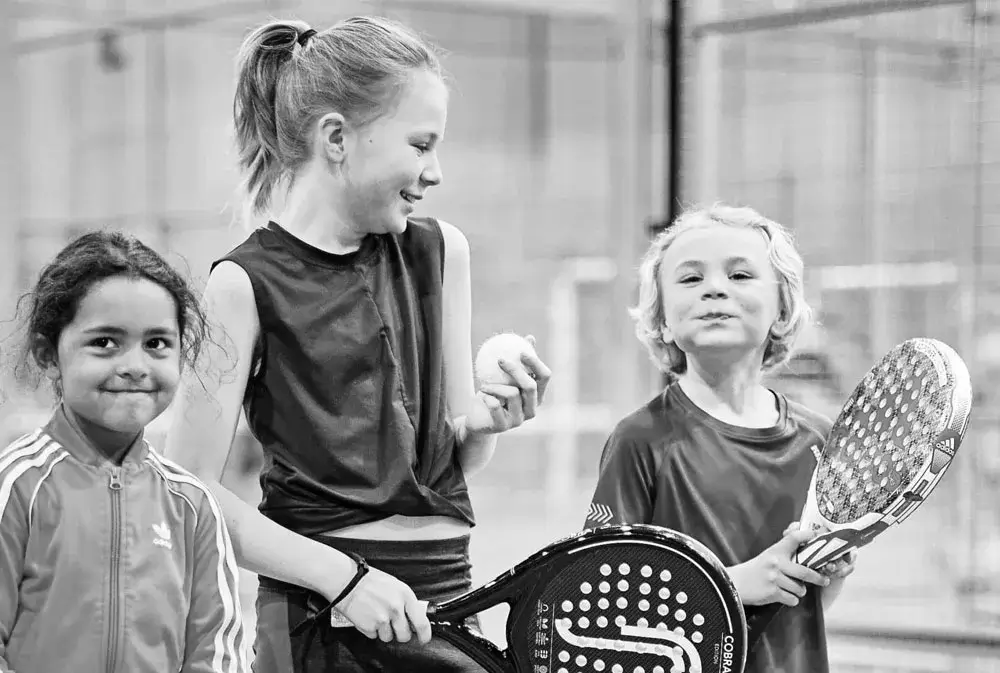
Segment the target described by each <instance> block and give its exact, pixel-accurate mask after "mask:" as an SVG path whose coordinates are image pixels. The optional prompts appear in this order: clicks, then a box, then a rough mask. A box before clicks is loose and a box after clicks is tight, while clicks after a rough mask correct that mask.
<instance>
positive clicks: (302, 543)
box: [166, 262, 355, 599]
mask: <svg viewBox="0 0 1000 673" xmlns="http://www.w3.org/2000/svg"><path fill="white" fill-rule="evenodd" d="M205 304H206V306H205V308H206V312H207V315H208V319H209V328H210V332H209V335H210V338H209V339H207V340H206V342H205V344H204V347H203V350H202V361H201V362H200V363H199V366H198V375H197V377H195V376H192V375H191V373H190V372H189V375H188V376H187V377H185V381H184V382H183V383H182V386H181V389H180V391H179V392H178V394H177V398H176V400H175V402H174V404H175V409H174V418H173V425H172V427H171V429H170V433H169V435H168V437H167V442H166V453H167V455H168V456H169V457H170V458H171V459H172V460H175V461H176V462H178V463H180V464H181V465H182V466H183V467H184V468H186V469H187V470H189V471H191V472H193V473H194V475H195V476H196V477H198V478H199V479H200V480H201V481H203V482H204V483H205V484H207V485H208V487H209V489H210V490H211V491H212V493H213V495H215V497H216V499H217V500H218V501H219V504H220V506H221V509H222V515H223V518H224V519H225V522H226V525H227V527H228V529H229V533H230V535H231V536H232V543H233V547H234V550H235V553H236V558H237V560H238V561H239V564H240V566H242V567H244V568H246V569H248V570H250V571H252V572H255V573H258V574H262V575H266V576H268V577H273V578H275V579H278V580H281V581H284V582H288V583H290V584H295V585H298V586H301V587H305V588H308V589H311V590H313V591H316V592H318V593H320V594H322V595H323V596H326V597H327V598H328V599H332V598H333V597H335V596H336V595H337V594H338V593H340V590H341V589H342V588H343V587H344V586H346V584H347V583H348V581H349V580H350V579H351V577H352V576H353V574H354V571H355V568H354V562H353V561H352V560H351V559H349V558H348V557H347V556H345V555H344V554H341V553H340V552H338V551H336V550H334V549H332V548H330V547H328V546H326V545H324V544H321V543H319V542H314V541H312V540H310V539H308V538H305V537H303V536H301V535H298V534H296V533H293V532H292V531H290V530H288V529H286V528H284V527H282V526H279V525H278V524H276V523H274V522H273V521H271V520H270V519H268V518H267V517H265V516H264V515H263V514H261V513H260V512H259V511H257V509H256V508H255V507H254V506H252V505H250V504H249V503H246V502H244V501H243V500H242V499H240V498H239V497H238V496H237V495H235V494H234V493H232V492H231V491H229V490H228V489H226V488H225V487H223V486H222V484H221V483H220V480H221V478H222V472H223V469H224V467H225V465H226V460H227V459H228V457H229V452H230V449H231V446H232V441H233V435H234V433H235V431H236V424H237V421H238V420H239V415H240V412H241V406H242V401H243V394H244V391H245V390H246V386H247V381H248V379H249V376H250V367H251V363H252V357H253V349H254V344H255V343H256V342H257V338H258V334H259V329H260V327H259V322H258V317H257V306H256V304H255V302H254V293H253V287H252V285H251V284H250V278H249V277H248V276H247V274H246V272H245V271H244V270H243V269H242V268H240V267H239V266H237V265H236V264H234V263H230V262H223V263H222V264H219V265H218V266H217V267H216V268H215V269H214V271H213V272H212V275H211V276H210V277H209V281H208V286H207V287H206V289H205Z"/></svg>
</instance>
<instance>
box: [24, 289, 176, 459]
mask: <svg viewBox="0 0 1000 673" xmlns="http://www.w3.org/2000/svg"><path fill="white" fill-rule="evenodd" d="M39 360H40V361H41V362H44V363H45V364H44V369H45V375H46V376H47V377H48V378H50V379H51V380H53V381H55V382H57V383H58V385H59V387H60V389H61V392H62V400H63V406H64V407H65V408H66V410H67V413H69V414H70V415H71V417H72V419H73V420H74V421H76V423H77V425H78V426H79V427H80V429H81V430H82V431H83V433H84V434H85V435H87V436H88V438H89V439H90V440H91V441H92V442H93V443H94V444H95V446H97V447H98V448H99V449H101V450H102V451H104V452H105V453H107V454H108V455H114V454H115V453H116V452H118V451H120V450H122V449H124V448H126V447H127V446H129V445H130V444H131V443H132V442H133V441H134V440H135V438H136V437H137V436H138V434H139V432H140V431H142V429H143V428H145V427H146V425H147V424H148V423H149V422H150V421H152V420H153V419H155V418H156V417H157V416H159V415H160V414H161V413H163V411H164V410H165V409H166V408H167V407H168V406H169V405H170V401H171V400H172V399H173V396H174V392H175V391H176V389H177V385H178V381H179V379H180V337H179V330H178V323H177V303H176V302H175V300H174V298H173V296H172V295H171V294H170V293H169V292H168V291H167V290H166V289H164V288H163V287H161V286H160V285H158V284H156V283H154V282H152V281H149V280H146V279H144V278H128V277H124V276H115V277H111V278H107V279H104V280H101V281H99V282H97V283H95V284H94V285H93V286H92V287H91V288H90V290H89V291H88V292H87V293H86V294H85V295H84V296H83V298H82V299H81V300H80V302H79V306H78V307H77V310H76V314H75V315H74V317H73V320H72V321H71V322H70V323H69V324H67V325H66V327H65V328H64V329H63V330H62V332H61V333H60V335H59V340H58V344H57V345H56V350H55V357H54V358H53V357H51V351H49V352H47V353H42V354H40V355H39Z"/></svg>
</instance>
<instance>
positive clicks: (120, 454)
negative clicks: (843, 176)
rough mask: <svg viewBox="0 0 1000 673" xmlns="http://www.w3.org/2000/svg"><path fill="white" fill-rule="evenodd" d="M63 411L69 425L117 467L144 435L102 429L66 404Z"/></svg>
mask: <svg viewBox="0 0 1000 673" xmlns="http://www.w3.org/2000/svg"><path fill="white" fill-rule="evenodd" d="M63 411H64V412H65V414H66V420H67V421H69V424H70V425H72V426H73V428H74V429H75V430H76V431H77V433H79V435H80V436H81V437H83V438H84V439H85V440H87V441H88V442H89V443H90V445H91V446H92V447H93V448H94V450H95V451H97V452H98V453H100V454H101V455H102V456H104V457H105V458H107V459H108V460H109V461H111V462H112V463H114V464H115V465H121V464H122V461H124V460H125V456H126V455H128V452H129V449H131V448H132V445H133V444H135V441H136V440H137V439H138V438H139V435H140V434H142V433H141V432H138V433H123V432H116V431H114V430H109V429H108V428H105V427H101V426H99V425H97V424H96V423H92V422H91V421H88V420H87V419H86V418H84V417H83V416H80V415H78V414H76V413H75V412H74V411H73V410H72V409H70V408H69V407H68V406H66V405H65V404H63Z"/></svg>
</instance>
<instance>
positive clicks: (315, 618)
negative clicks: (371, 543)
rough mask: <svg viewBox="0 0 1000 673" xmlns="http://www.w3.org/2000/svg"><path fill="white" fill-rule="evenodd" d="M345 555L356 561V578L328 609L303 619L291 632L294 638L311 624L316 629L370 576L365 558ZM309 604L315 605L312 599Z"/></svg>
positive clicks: (325, 608)
mask: <svg viewBox="0 0 1000 673" xmlns="http://www.w3.org/2000/svg"><path fill="white" fill-rule="evenodd" d="M344 554H346V555H347V556H350V557H351V558H352V559H354V562H355V563H356V564H357V566H358V569H357V570H356V571H355V572H354V577H352V578H351V581H350V582H348V583H347V586H345V587H344V590H343V591H341V592H340V593H339V594H338V595H337V597H336V598H334V599H333V600H332V601H330V602H329V603H327V604H326V607H324V608H321V609H316V611H315V613H312V614H310V615H309V616H308V617H306V618H305V619H303V620H302V621H301V622H300V623H299V624H298V625H296V626H295V627H294V628H293V629H292V630H291V635H293V636H296V635H298V634H299V633H300V632H301V631H302V630H303V629H304V628H305V627H306V626H308V625H310V624H312V625H313V628H315V627H316V625H317V624H319V620H320V619H322V618H325V617H326V615H328V614H329V613H330V611H331V610H333V608H334V606H336V605H337V603H339V602H340V601H342V600H344V599H345V598H347V594H349V593H351V591H353V590H354V587H356V586H358V582H360V581H361V579H362V578H363V577H364V576H365V575H367V574H368V570H369V568H368V563H367V562H366V561H365V560H364V559H363V558H361V557H360V556H358V555H357V554H352V553H351V552H344ZM313 595H314V596H318V594H313ZM309 603H310V604H312V603H313V599H312V598H310V599H309ZM314 609H315V608H314Z"/></svg>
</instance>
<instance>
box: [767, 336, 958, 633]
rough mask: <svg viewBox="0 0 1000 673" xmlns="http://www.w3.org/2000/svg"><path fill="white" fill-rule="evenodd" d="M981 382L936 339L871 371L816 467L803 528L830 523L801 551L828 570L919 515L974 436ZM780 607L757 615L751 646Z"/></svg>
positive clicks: (919, 342) (806, 560) (892, 355)
mask: <svg viewBox="0 0 1000 673" xmlns="http://www.w3.org/2000/svg"><path fill="white" fill-rule="evenodd" d="M971 410H972V383H971V381H970V378H969V371H968V368H967V367H966V366H965V363H964V362H963V361H962V358H961V357H959V355H958V354H957V353H956V352H955V351H954V350H953V349H952V348H950V347H949V346H948V345H946V344H944V343H942V342H940V341H936V340H934V339H926V338H919V339H910V340H908V341H904V342H903V343H901V344H899V345H897V346H896V347H894V348H893V349H892V350H890V351H889V352H888V353H886V354H885V355H884V356H883V357H882V359H881V360H880V361H879V362H878V363H877V364H876V365H875V366H874V367H872V368H871V370H870V371H869V372H868V374H866V375H865V377H864V379H862V380H861V382H860V383H859V384H858V385H857V387H856V388H855V389H854V392H852V393H851V396H850V397H849V398H848V399H847V402H846V403H845V404H844V407H843V409H842V410H841V412H840V415H839V416H838V417H837V420H836V421H835V422H834V424H833V427H832V429H831V431H830V434H829V435H828V437H827V441H826V444H825V446H824V449H823V452H822V455H821V456H820V460H819V464H818V465H817V467H816V470H815V472H814V473H813V479H812V483H811V485H810V487H809V491H808V493H807V495H806V506H805V509H804V511H803V513H802V519H801V521H802V526H803V527H806V526H810V527H814V528H818V527H822V528H824V529H826V530H827V531H829V532H824V533H821V534H820V535H818V536H817V537H816V538H814V539H813V540H812V541H810V542H809V543H807V544H805V545H803V546H802V547H801V548H800V549H799V550H798V552H797V554H796V557H795V560H796V561H797V562H798V563H801V564H803V565H806V566H809V567H811V568H813V569H819V568H821V567H822V566H824V565H826V564H827V563H830V562H831V561H836V560H837V559H839V558H841V557H843V556H844V555H846V554H847V553H848V552H850V551H852V550H854V549H859V548H861V547H863V546H865V545H867V544H868V543H870V542H871V541H872V540H874V539H875V538H876V537H878V536H879V535H880V534H881V533H882V532H884V531H885V530H886V529H888V528H889V527H890V526H892V525H894V524H898V523H901V522H902V521H903V520H905V519H906V518H907V517H908V516H910V514H912V513H913V512H914V511H915V510H916V509H917V508H918V507H919V506H920V504H921V503H923V502H924V500H925V499H926V498H927V496H928V495H929V494H930V492H931V491H932V490H933V489H934V487H935V486H937V484H938V482H939V481H940V480H941V477H942V476H944V473H945V471H946V470H947V469H948V467H949V466H950V465H951V462H952V459H953V458H954V457H955V454H956V452H957V451H958V449H959V447H960V446H961V444H962V440H963V439H964V438H965V431H966V429H967V428H968V425H969V415H970V413H971ZM780 610H781V605H780V604H771V605H767V606H764V607H763V608H762V609H757V610H754V611H752V613H751V614H750V616H749V618H748V627H749V628H748V631H749V640H750V643H751V646H753V644H755V643H756V642H757V640H758V639H759V638H760V636H761V635H762V634H763V633H764V631H765V630H766V629H767V626H768V624H769V623H770V622H771V621H772V620H773V619H774V617H775V615H776V614H777V613H778V612H779V611H780Z"/></svg>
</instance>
